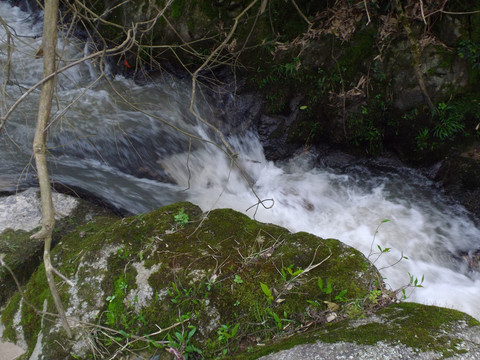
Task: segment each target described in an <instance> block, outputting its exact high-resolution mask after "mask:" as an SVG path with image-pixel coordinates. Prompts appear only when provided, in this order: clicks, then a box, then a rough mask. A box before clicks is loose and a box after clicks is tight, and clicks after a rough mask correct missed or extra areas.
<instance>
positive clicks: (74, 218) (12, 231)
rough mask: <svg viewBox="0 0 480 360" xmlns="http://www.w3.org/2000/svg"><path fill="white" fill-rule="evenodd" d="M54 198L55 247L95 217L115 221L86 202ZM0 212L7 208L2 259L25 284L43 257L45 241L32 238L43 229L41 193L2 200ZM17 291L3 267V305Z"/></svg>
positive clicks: (1, 225)
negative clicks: (67, 235)
mask: <svg viewBox="0 0 480 360" xmlns="http://www.w3.org/2000/svg"><path fill="white" fill-rule="evenodd" d="M53 197H54V206H55V208H56V210H57V212H56V225H55V231H54V233H53V244H56V243H57V242H59V241H60V239H61V238H62V237H63V236H65V235H66V234H68V233H69V232H71V231H72V230H74V229H75V228H76V227H77V226H79V225H80V224H84V223H86V222H88V221H89V220H91V219H93V218H94V217H97V216H107V217H109V218H110V219H115V218H116V217H115V216H114V215H113V214H112V213H111V212H110V211H108V210H106V209H104V208H102V207H99V206H95V205H93V204H91V203H89V202H87V201H84V200H81V199H78V198H73V197H71V196H66V195H63V194H59V193H54V196H53ZM0 209H2V210H3V209H5V215H3V216H2V217H1V219H0V256H1V255H3V260H4V261H5V263H6V264H7V265H8V266H9V267H10V269H11V270H12V271H13V273H14V274H15V276H16V278H17V280H18V281H19V283H20V284H25V283H26V282H27V280H28V279H29V278H30V276H31V275H32V273H33V272H34V271H35V269H36V268H37V267H38V265H39V264H40V262H41V261H42V256H43V242H39V241H37V240H32V239H31V238H30V236H31V235H33V234H34V233H35V232H36V231H37V230H38V229H39V226H40V218H41V212H40V193H39V190H38V189H36V188H30V189H28V190H26V191H24V192H22V193H18V194H16V195H10V196H6V197H3V198H1V199H0ZM7 212H8V213H7ZM112 221H113V220H112ZM7 224H8V227H7ZM5 227H7V228H5ZM16 289H17V286H16V285H15V282H14V279H13V278H12V276H11V275H10V273H9V272H8V271H7V269H6V268H5V267H1V266H0V306H2V305H3V304H4V303H5V302H6V301H7V300H8V298H9V297H10V296H11V295H12V294H13V293H14V291H15V290H16Z"/></svg>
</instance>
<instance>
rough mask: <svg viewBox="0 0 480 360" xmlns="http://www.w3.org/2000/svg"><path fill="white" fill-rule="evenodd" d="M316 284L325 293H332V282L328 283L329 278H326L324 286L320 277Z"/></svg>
mask: <svg viewBox="0 0 480 360" xmlns="http://www.w3.org/2000/svg"><path fill="white" fill-rule="evenodd" d="M317 285H318V287H319V288H320V290H321V291H322V292H323V293H324V294H325V295H330V294H331V293H332V284H331V283H330V280H327V285H326V286H325V287H324V286H323V280H322V278H321V277H319V278H318V280H317Z"/></svg>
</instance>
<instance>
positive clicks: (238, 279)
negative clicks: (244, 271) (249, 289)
mask: <svg viewBox="0 0 480 360" xmlns="http://www.w3.org/2000/svg"><path fill="white" fill-rule="evenodd" d="M233 282H234V283H236V284H242V283H243V280H242V278H241V277H240V275H235V277H234V278H233Z"/></svg>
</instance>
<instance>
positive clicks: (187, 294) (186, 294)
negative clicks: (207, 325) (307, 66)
mask: <svg viewBox="0 0 480 360" xmlns="http://www.w3.org/2000/svg"><path fill="white" fill-rule="evenodd" d="M167 291H168V295H169V296H170V301H171V302H172V303H174V304H180V303H182V302H184V301H191V302H192V303H194V304H196V303H197V300H196V299H192V292H193V289H192V288H188V289H185V288H184V287H183V286H182V284H179V285H177V284H175V283H174V282H172V287H171V288H170V289H168V290H167Z"/></svg>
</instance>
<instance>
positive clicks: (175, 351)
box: [167, 325, 202, 360]
mask: <svg viewBox="0 0 480 360" xmlns="http://www.w3.org/2000/svg"><path fill="white" fill-rule="evenodd" d="M188 329H189V330H188V331H187V332H180V331H175V332H174V333H173V336H172V335H170V334H168V348H167V351H168V352H169V353H171V354H172V355H173V356H174V357H175V359H185V360H188V358H189V357H190V356H192V355H193V354H200V355H201V354H202V350H200V349H199V348H197V347H196V346H194V345H193V344H192V342H191V341H192V338H193V335H195V333H196V331H197V328H196V327H195V326H193V325H189V326H188Z"/></svg>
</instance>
